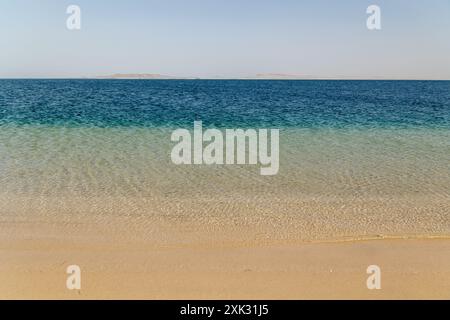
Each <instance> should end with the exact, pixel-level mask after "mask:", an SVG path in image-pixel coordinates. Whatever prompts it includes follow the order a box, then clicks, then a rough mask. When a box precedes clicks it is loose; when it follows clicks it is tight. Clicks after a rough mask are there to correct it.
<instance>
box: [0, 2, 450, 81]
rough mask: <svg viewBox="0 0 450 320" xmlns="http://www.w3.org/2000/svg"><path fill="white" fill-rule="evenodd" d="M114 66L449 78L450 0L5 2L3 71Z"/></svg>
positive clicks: (1, 8)
mask: <svg viewBox="0 0 450 320" xmlns="http://www.w3.org/2000/svg"><path fill="white" fill-rule="evenodd" d="M72 4H74V5H78V6H79V7H80V8H81V29H80V30H68V29H67V27H66V20H67V18H68V17H69V14H67V13H66V9H67V7H68V6H69V5H72ZM372 4H375V5H378V6H379V7H380V8H381V30H368V28H367V27H366V20H367V18H368V16H369V15H368V14H367V13H366V9H367V7H368V6H369V5H372ZM113 73H157V74H164V75H171V76H179V77H200V78H240V77H248V76H253V75H255V74H264V73H282V74H292V75H301V76H303V75H304V76H311V77H319V78H320V77H323V78H328V77H331V78H343V79H346V78H364V79H371V78H387V79H390V78H392V79H397V78H401V79H450V1H449V0H429V1H424V0H395V1H394V0H370V1H368V0H342V1H334V0H314V1H312V0H310V1H303V0H221V1H219V0H146V1H144V0H127V1H118V0H70V1H66V0H40V1H36V0H1V2H0V77H1V78H27V77H36V78H45V77H50V78H51V77H56V78H71V77H91V76H101V75H108V74H113Z"/></svg>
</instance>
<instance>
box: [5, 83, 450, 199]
mask: <svg viewBox="0 0 450 320" xmlns="http://www.w3.org/2000/svg"><path fill="white" fill-rule="evenodd" d="M0 85H1V86H0V114H1V117H0V128H1V131H0V173H1V174H0V184H1V186H2V189H1V192H2V193H8V194H13V195H18V194H19V195H47V196H52V195H56V196H61V195H79V196H86V197H89V196H100V195H113V196H135V197H151V196H165V195H175V196H177V197H194V196H196V197H199V196H209V197H212V198H214V197H218V196H223V195H230V196H236V194H239V195H242V197H248V196H251V197H264V196H266V195H267V194H273V193H276V194H283V195H289V196H293V197H313V198H318V199H319V198H323V197H331V198H339V197H350V198H354V197H367V196H370V197H372V196H382V197H392V196H394V195H398V196H405V195H421V196H426V195H433V196H440V197H446V196H448V195H449V190H450V176H449V172H450V171H449V169H450V168H449V164H450V161H449V160H450V139H449V138H450V82H448V81H212V80H211V81H206V80H205V81H204V80H198V81H197V80H196V81H173V80H170V81H159V80H156V81H145V80H144V81H133V80H129V81H127V80H124V81H122V80H112V81H109V80H1V81H0ZM194 120H202V121H203V123H204V125H205V126H218V127H231V128H239V127H241V128H261V127H262V128H280V129H281V137H280V171H279V173H278V174H277V175H276V176H274V177H265V178H264V177H261V176H260V175H259V174H258V172H259V171H258V169H259V166H211V167H208V166H206V167H205V166H200V167H196V166H176V165H174V164H172V162H171V160H170V151H171V148H172V147H173V145H174V144H173V143H172V142H171V141H170V134H171V132H172V130H173V128H175V127H178V126H179V127H185V128H188V129H192V126H193V121H194Z"/></svg>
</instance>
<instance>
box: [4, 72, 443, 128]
mask: <svg viewBox="0 0 450 320" xmlns="http://www.w3.org/2000/svg"><path fill="white" fill-rule="evenodd" d="M194 120H202V121H203V123H204V124H205V125H208V126H218V127H232V128H234V127H277V128H284V127H295V128H321V127H326V128H329V127H334V128H340V127H364V128H367V127H417V126H420V127H442V128H447V129H448V128H449V127H450V81H270V80H267V81H266V80H258V81H248V80H245V81H244V80H243V81H239V80H228V81H226V80H192V81H189V80H170V81H167V80H151V81H149V80H0V124H17V125H23V124H31V125H33V124H42V125H57V126H65V127H67V126H96V127H116V126H141V127H161V126H177V127H178V126H187V125H188V126H191V125H192V123H193V121H194Z"/></svg>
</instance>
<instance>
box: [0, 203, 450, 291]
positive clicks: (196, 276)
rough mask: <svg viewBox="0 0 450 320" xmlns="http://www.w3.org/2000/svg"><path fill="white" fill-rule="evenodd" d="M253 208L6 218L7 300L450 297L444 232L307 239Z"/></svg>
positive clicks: (2, 272) (297, 228)
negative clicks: (373, 271) (370, 270)
mask: <svg viewBox="0 0 450 320" xmlns="http://www.w3.org/2000/svg"><path fill="white" fill-rule="evenodd" d="M16 201H17V199H16ZM33 201H34V203H33ZM41 201H42V199H41ZM55 201H60V199H59V200H55ZM71 201H73V202H72V205H73V203H74V201H76V203H78V205H79V208H78V209H79V210H80V212H82V211H83V210H87V208H89V207H90V206H91V204H90V203H89V201H85V202H84V205H83V204H82V202H81V201H79V199H72V200H67V199H66V200H65V203H66V204H69V207H70V204H71ZM110 201H111V199H110ZM116 201H117V199H116ZM12 202H13V201H12V200H10V203H12ZM99 202H100V201H98V199H97V203H99ZM2 203H3V204H5V203H8V202H7V201H6V200H5V199H3V201H2ZM21 203H27V200H25V199H21ZM50 203H51V201H47V209H51V204H50ZM103 203H104V205H105V206H106V205H107V203H108V199H104V200H103ZM33 204H34V205H35V208H36V210H37V212H38V213H39V205H38V202H37V200H30V199H28V205H33ZM116 204H117V203H116ZM53 205H55V204H53ZM157 207H158V206H155V207H153V210H157ZM287 207H289V206H287ZM116 208H120V206H118V205H116ZM190 208H191V209H193V208H194V206H193V205H192V204H191V207H190ZM3 209H4V208H3ZM96 209H97V210H102V209H103V210H104V208H98V207H97V208H96ZM122 209H123V210H124V211H125V209H124V208H122ZM184 209H185V210H187V209H189V207H188V205H187V204H184ZM237 210H238V211H239V210H240V211H241V212H244V211H243V210H244V209H243V207H240V208H239V207H237ZM5 211H6V210H5ZM85 212H87V213H88V211H85ZM119 212H120V210H119ZM211 212H213V211H211ZM251 212H254V211H251ZM251 212H249V211H247V212H246V215H245V214H242V215H241V216H235V217H234V219H221V218H219V217H218V216H216V217H215V218H213V217H211V216H210V217H209V218H207V219H204V220H203V221H201V220H196V221H194V220H189V219H183V218H180V217H179V216H178V217H174V216H172V217H169V216H168V217H165V218H161V217H159V218H151V217H147V218H144V217H140V218H138V217H137V216H134V217H133V216H131V217H130V216H125V215H120V214H117V213H116V214H115V216H109V217H108V218H107V219H105V217H103V218H102V220H95V219H92V216H90V218H89V215H86V216H82V215H79V214H76V215H72V216H70V215H69V212H65V214H60V215H59V219H54V220H53V221H52V222H49V220H48V219H45V218H44V217H43V216H40V217H39V214H37V215H36V216H35V218H33V219H28V221H25V220H24V221H10V222H7V221H5V220H4V221H3V222H2V223H1V224H0V237H1V239H0V240H1V241H0V261H1V263H0V298H1V299H18V298H27V299H48V298H51V299H99V298H100V299H133V298H136V299H399V298H401V299H431V298H435V299H448V298H450V240H448V239H446V238H445V236H443V235H438V234H436V235H434V236H420V235H418V234H411V235H409V236H408V235H403V236H401V237H399V236H396V235H395V233H392V234H384V235H383V234H379V233H375V231H376V230H377V228H378V227H379V225H377V224H374V227H373V229H372V231H374V233H372V234H370V233H366V234H365V235H364V236H361V237H360V238H359V239H355V237H341V238H340V239H335V240H333V239H322V240H320V239H319V238H320V237H318V239H316V240H306V239H304V238H303V237H302V233H303V234H305V233H306V231H308V230H307V229H305V226H302V219H297V222H292V221H285V220H282V219H279V220H277V221H278V222H275V221H276V219H272V220H270V219H267V218H266V219H265V220H264V221H265V222H264V223H257V217H255V216H254V215H252V214H251ZM16 213H17V210H16ZM135 214H136V213H135ZM291 214H292V212H291ZM19 216H20V215H19ZM200 216H201V215H200ZM64 217H65V218H64ZM251 217H253V219H252V218H251ZM246 220H247V221H246ZM330 221H331V220H330ZM304 222H305V221H303V223H304ZM323 223H325V222H323ZM347 223H349V221H346V224H347ZM333 227H334V228H339V225H336V224H335V225H334V226H333ZM317 228H318V229H321V230H322V229H324V228H323V227H321V226H320V225H318V226H317ZM330 228H331V227H330ZM380 229H382V227H381V228H380ZM366 230H367V231H368V232H370V228H367V227H366ZM310 231H311V230H310ZM72 264H76V265H79V266H80V268H81V272H82V278H81V279H82V288H81V290H79V291H78V290H72V291H71V290H68V289H67V288H66V278H67V274H66V268H67V266H69V265H72ZM373 264H375V265H378V266H380V268H381V271H382V283H381V285H382V288H381V290H368V289H367V287H366V279H367V277H368V275H367V274H366V268H367V267H368V266H369V265H373Z"/></svg>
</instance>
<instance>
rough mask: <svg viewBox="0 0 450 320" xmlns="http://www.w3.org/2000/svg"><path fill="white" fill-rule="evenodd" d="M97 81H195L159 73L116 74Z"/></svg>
mask: <svg viewBox="0 0 450 320" xmlns="http://www.w3.org/2000/svg"><path fill="white" fill-rule="evenodd" d="M95 78H97V79H154V80H156V79H166V80H167V79H194V78H184V77H173V76H167V75H163V74H157V73H115V74H111V75H106V76H97V77H95Z"/></svg>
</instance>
